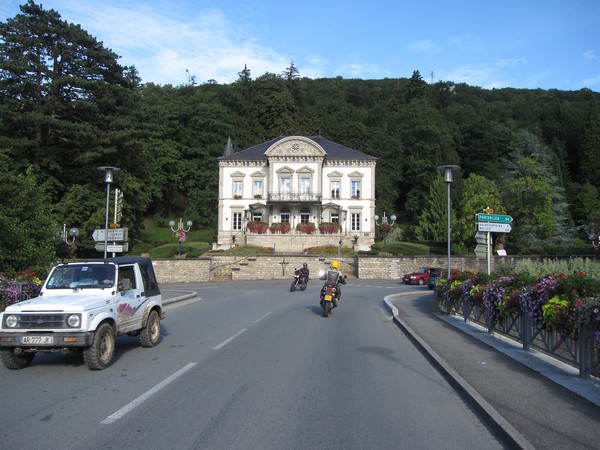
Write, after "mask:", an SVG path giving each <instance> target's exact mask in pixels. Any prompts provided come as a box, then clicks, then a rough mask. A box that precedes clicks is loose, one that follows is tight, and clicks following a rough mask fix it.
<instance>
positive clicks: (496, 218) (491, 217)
mask: <svg viewBox="0 0 600 450" xmlns="http://www.w3.org/2000/svg"><path fill="white" fill-rule="evenodd" d="M476 218H477V220H478V221H479V222H499V223H511V222H512V221H513V218H512V217H511V216H506V215H503V214H482V213H479V214H476Z"/></svg>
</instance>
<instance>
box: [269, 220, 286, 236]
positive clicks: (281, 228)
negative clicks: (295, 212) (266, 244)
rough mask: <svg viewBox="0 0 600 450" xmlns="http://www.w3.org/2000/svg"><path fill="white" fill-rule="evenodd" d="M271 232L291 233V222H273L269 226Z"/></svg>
mask: <svg viewBox="0 0 600 450" xmlns="http://www.w3.org/2000/svg"><path fill="white" fill-rule="evenodd" d="M269 229H270V230H271V233H282V234H285V233H289V232H290V230H291V229H292V227H291V225H290V223H289V222H273V223H272V224H271V227H270V228H269Z"/></svg>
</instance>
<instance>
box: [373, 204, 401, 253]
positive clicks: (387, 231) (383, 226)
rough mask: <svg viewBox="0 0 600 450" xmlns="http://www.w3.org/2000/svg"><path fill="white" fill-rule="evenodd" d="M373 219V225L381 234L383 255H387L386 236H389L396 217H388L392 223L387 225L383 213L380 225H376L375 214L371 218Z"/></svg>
mask: <svg viewBox="0 0 600 450" xmlns="http://www.w3.org/2000/svg"><path fill="white" fill-rule="evenodd" d="M373 219H375V225H377V226H378V227H379V232H380V233H381V234H383V253H384V254H387V237H388V234H390V232H391V231H392V227H393V226H394V223H395V222H396V215H395V214H392V215H391V216H390V219H391V221H392V223H388V218H387V216H386V215H385V211H384V212H383V217H382V218H381V223H377V221H378V220H379V216H378V215H377V214H375V215H374V216H373Z"/></svg>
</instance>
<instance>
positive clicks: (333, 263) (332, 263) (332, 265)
mask: <svg viewBox="0 0 600 450" xmlns="http://www.w3.org/2000/svg"><path fill="white" fill-rule="evenodd" d="M331 268H332V269H339V268H340V263H339V262H337V261H336V260H333V261H331Z"/></svg>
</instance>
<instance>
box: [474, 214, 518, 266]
mask: <svg viewBox="0 0 600 450" xmlns="http://www.w3.org/2000/svg"><path fill="white" fill-rule="evenodd" d="M483 211H484V212H483V213H477V214H475V220H476V221H477V233H476V234H475V240H476V241H477V247H476V248H475V255H476V256H477V257H478V258H486V260H487V273H488V275H489V274H490V273H491V271H492V236H491V233H510V232H511V230H512V227H511V226H510V224H511V223H512V221H513V218H512V217H511V216H509V215H506V214H493V212H494V210H493V209H491V208H489V207H488V208H486V209H484V210H483Z"/></svg>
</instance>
